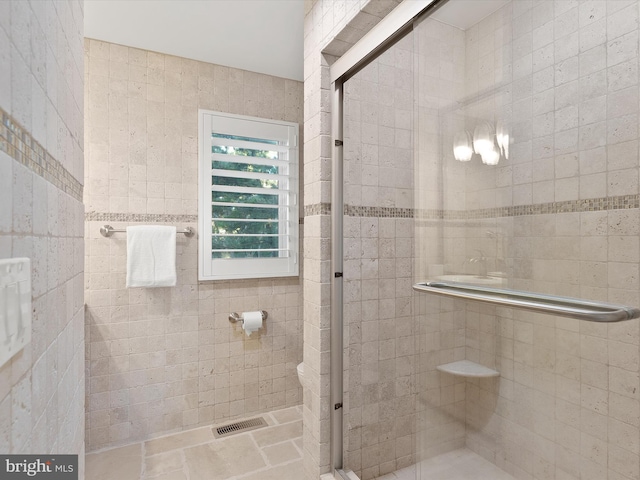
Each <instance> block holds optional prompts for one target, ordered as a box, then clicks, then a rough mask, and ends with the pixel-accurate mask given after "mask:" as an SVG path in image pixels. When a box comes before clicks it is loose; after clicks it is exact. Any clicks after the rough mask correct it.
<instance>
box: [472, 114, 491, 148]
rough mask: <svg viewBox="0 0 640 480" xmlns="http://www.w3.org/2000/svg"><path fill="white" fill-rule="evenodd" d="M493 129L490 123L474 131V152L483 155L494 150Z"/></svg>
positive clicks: (483, 124) (481, 124)
mask: <svg viewBox="0 0 640 480" xmlns="http://www.w3.org/2000/svg"><path fill="white" fill-rule="evenodd" d="M493 137H494V135H493V128H491V124H490V123H489V122H482V123H480V124H479V125H477V126H476V128H475V130H474V131H473V150H474V151H475V152H476V153H477V154H478V155H482V154H483V153H485V152H489V151H490V150H493Z"/></svg>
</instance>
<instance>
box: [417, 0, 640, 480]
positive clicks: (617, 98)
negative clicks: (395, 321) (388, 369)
mask: <svg viewBox="0 0 640 480" xmlns="http://www.w3.org/2000/svg"><path fill="white" fill-rule="evenodd" d="M638 16H639V3H638V2H637V1H617V0H609V1H581V2H577V1H575V2H574V1H568V0H548V1H540V2H532V1H527V0H511V1H503V0H495V1H494V0H473V1H465V0H449V1H448V2H446V3H443V4H442V5H441V6H439V8H438V9H437V10H435V11H432V12H429V14H428V15H427V16H425V18H422V19H419V20H418V21H416V23H415V25H414V32H413V40H414V65H415V76H414V92H415V94H414V109H415V118H416V125H415V126H416V128H415V166H414V171H415V200H416V203H415V207H414V208H415V229H416V230H415V232H416V238H415V247H416V250H415V251H416V262H415V264H414V280H415V281H416V282H425V281H426V280H432V281H436V282H440V283H441V284H451V285H454V286H455V285H459V284H465V285H469V286H470V289H474V288H476V289H480V290H481V291H484V292H486V291H489V290H492V289H495V290H498V291H502V290H519V291H524V292H533V293H535V294H537V295H552V296H562V297H572V298H575V299H581V300H584V301H588V302H606V303H615V304H623V305H631V306H637V305H639V304H640V298H639V292H640V280H639V279H640V274H639V268H638V267H639V264H638V262H639V260H640V244H639V240H638V233H639V224H640V212H639V209H638V207H639V206H640V202H639V198H638V178H639V175H638V174H639V172H638V164H639V162H638V137H639V128H638V125H639V122H638V120H639V119H638V114H639V109H640V107H639V105H640V101H639V98H638V97H639V92H640V88H639V86H638ZM507 297H508V299H509V300H510V301H511V300H513V299H514V297H513V296H508V295H507ZM414 316H415V319H416V323H415V325H416V338H417V345H416V351H417V352H418V355H419V358H418V362H417V365H416V373H417V380H416V381H417V400H416V409H417V420H418V432H417V437H416V438H417V452H418V453H417V458H416V461H417V463H418V469H417V476H418V478H422V479H428V478H449V477H446V476H444V475H457V477H455V478H470V479H471V478H473V479H477V478H482V477H481V475H486V478H492V479H493V478H535V479H538V478H540V479H542V478H576V479H577V478H594V479H596V478H597V479H620V478H622V479H637V478H640V459H639V457H638V454H639V453H640V422H639V421H638V415H639V414H640V397H639V396H638V392H640V385H639V380H638V374H639V368H640V350H639V344H640V328H639V327H638V320H637V319H631V320H626V321H621V322H612V323H606V322H600V323H599V322H592V321H586V320H584V319H583V320H581V319H578V318H571V317H567V316H565V315H564V314H562V315H557V314H549V313H537V312H532V311H529V310H523V309H521V308H510V306H508V305H507V306H505V305H502V306H496V305H492V304H488V303H482V302H478V301H466V300H462V299H455V298H448V297H442V296H436V295H433V294H424V293H416V295H415V297H414ZM631 316H632V315H631ZM459 362H466V363H464V364H460V363H459ZM465 365H466V366H467V367H468V368H469V369H468V370H464V368H462V367H464V366H465ZM481 367H482V368H481ZM478 372H480V373H478ZM496 374H497V375H498V376H496ZM442 455H444V457H443V456H442ZM434 469H435V470H434ZM438 469H441V470H438ZM483 471H486V472H487V473H486V474H483V473H481V472H483ZM434 472H436V473H434ZM445 472H446V473H445ZM438 475H440V477H439V476H438Z"/></svg>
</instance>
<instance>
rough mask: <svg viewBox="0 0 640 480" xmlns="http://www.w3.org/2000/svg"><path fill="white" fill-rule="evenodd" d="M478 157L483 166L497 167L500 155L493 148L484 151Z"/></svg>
mask: <svg viewBox="0 0 640 480" xmlns="http://www.w3.org/2000/svg"><path fill="white" fill-rule="evenodd" d="M480 157H481V158H482V163H484V164H485V165H497V164H498V162H499V161H500V153H499V152H498V151H497V150H496V149H495V148H491V150H485V151H484V152H482V153H481V154H480Z"/></svg>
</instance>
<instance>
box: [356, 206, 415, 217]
mask: <svg viewBox="0 0 640 480" xmlns="http://www.w3.org/2000/svg"><path fill="white" fill-rule="evenodd" d="M344 214H345V215H348V216H350V217H380V218H382V217H385V218H413V217H414V216H415V209H414V208H394V207H356V206H354V205H345V206H344Z"/></svg>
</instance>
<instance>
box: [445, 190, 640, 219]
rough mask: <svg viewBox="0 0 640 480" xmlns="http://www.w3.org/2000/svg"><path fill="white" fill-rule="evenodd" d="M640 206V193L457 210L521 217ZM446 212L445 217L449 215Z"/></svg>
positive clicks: (469, 214) (480, 215) (474, 215)
mask: <svg viewBox="0 0 640 480" xmlns="http://www.w3.org/2000/svg"><path fill="white" fill-rule="evenodd" d="M629 208H640V195H638V194H636V195H620V196H616V197H600V198H587V199H584V200H567V201H564V202H550V203H540V204H537V205H515V206H512V207H502V208H485V209H478V210H470V211H469V212H466V215H465V212H455V213H461V214H463V215H465V218H467V219H471V218H474V219H475V218H495V217H521V216H524V215H546V214H554V213H580V212H599V211H604V210H625V209H629ZM448 213H450V212H445V218H459V217H449V216H448Z"/></svg>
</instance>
